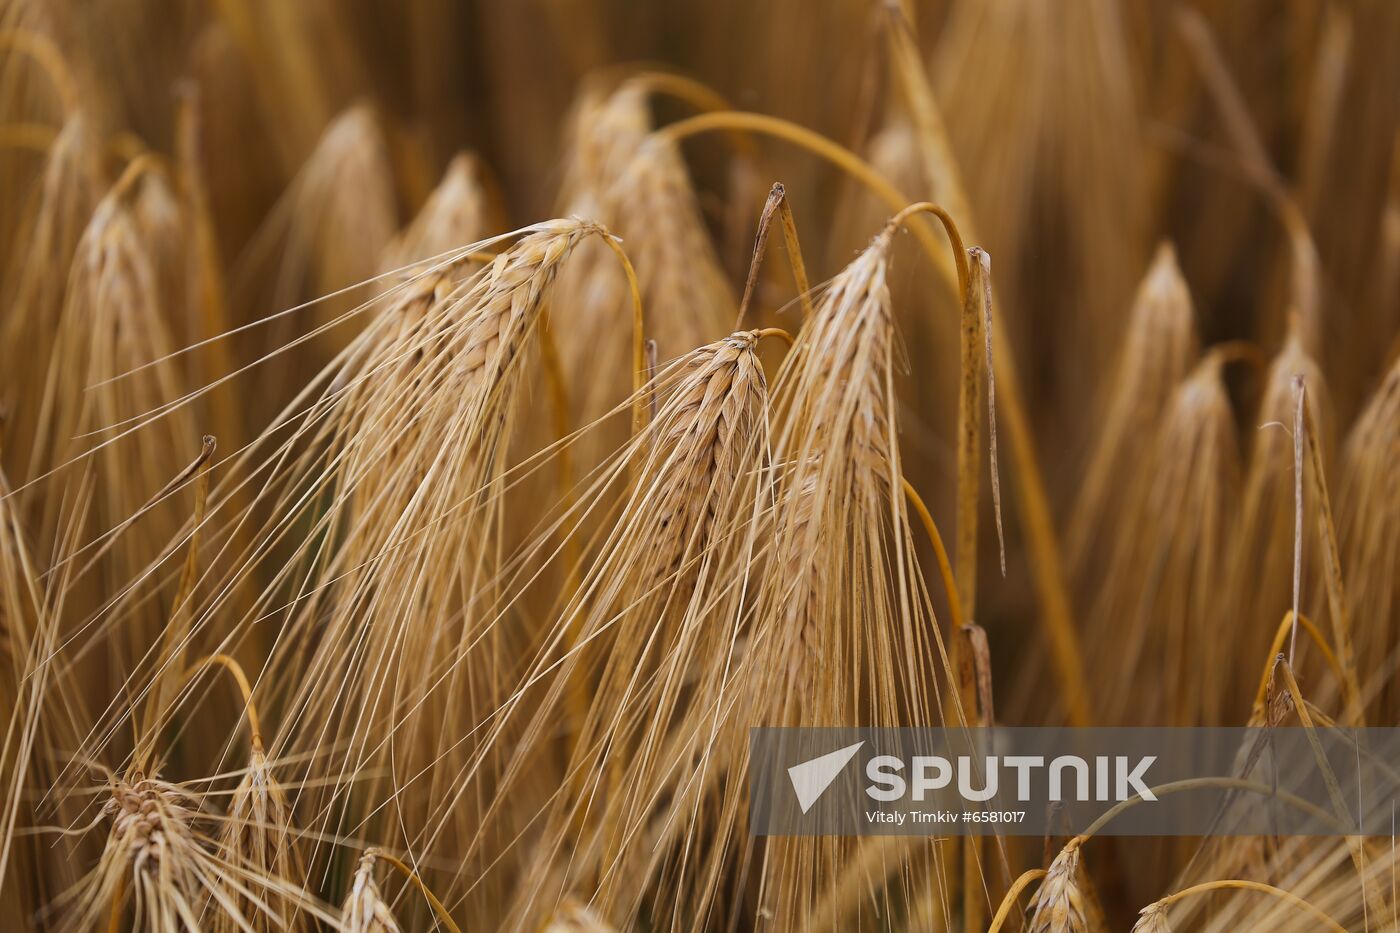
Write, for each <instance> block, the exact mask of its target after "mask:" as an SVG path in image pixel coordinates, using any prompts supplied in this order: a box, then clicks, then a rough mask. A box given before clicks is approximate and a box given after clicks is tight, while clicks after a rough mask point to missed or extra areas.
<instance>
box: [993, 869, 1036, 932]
mask: <svg viewBox="0 0 1400 933" xmlns="http://www.w3.org/2000/svg"><path fill="white" fill-rule="evenodd" d="M1044 877H1045V869H1043V868H1032V869H1031V870H1030V871H1028V872H1025V873H1024V874H1022V875H1021V877H1019V878H1017V879H1016V881H1015V883H1013V884H1012V885H1011V888H1010V890H1008V891H1007V892H1006V896H1005V897H1003V898H1002V899H1001V906H1000V907H998V908H997V912H996V914H995V915H993V917H992V923H991V926H989V927H987V933H1000V930H1001V926H1002V924H1004V923H1005V922H1006V918H1007V917H1009V916H1011V908H1013V907H1015V906H1016V899H1017V898H1019V897H1020V896H1021V892H1022V891H1024V890H1025V889H1026V888H1027V887H1029V886H1030V884H1031V882H1032V881H1038V880H1039V879H1041V878H1044Z"/></svg>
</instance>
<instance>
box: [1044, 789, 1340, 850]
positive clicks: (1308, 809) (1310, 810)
mask: <svg viewBox="0 0 1400 933" xmlns="http://www.w3.org/2000/svg"><path fill="white" fill-rule="evenodd" d="M1202 787H1222V788H1226V789H1229V790H1243V791H1249V792H1250V793H1255V794H1260V795H1262V796H1265V797H1273V798H1276V799H1278V800H1279V801H1281V802H1283V803H1286V804H1288V805H1289V806H1292V807H1296V808H1297V809H1299V810H1302V811H1303V812H1304V813H1306V814H1308V815H1309V816H1313V817H1317V818H1318V819H1320V820H1325V821H1326V822H1329V823H1331V824H1333V825H1334V826H1336V827H1337V828H1338V829H1341V830H1344V831H1345V830H1346V829H1347V827H1346V826H1345V825H1344V824H1343V823H1342V821H1341V820H1339V819H1337V818H1336V817H1335V816H1333V815H1332V814H1331V813H1328V812H1327V811H1326V810H1324V809H1322V808H1321V807H1319V806H1318V805H1317V804H1315V803H1311V802H1310V801H1307V800H1304V799H1303V798H1302V797H1298V796H1296V795H1294V794H1290V793H1288V792H1287V791H1281V790H1278V789H1277V788H1275V787H1270V786H1269V785H1268V784H1261V783H1260V782H1258V781H1247V780H1245V779H1244V778H1227V777H1203V778H1186V779H1184V780H1180V781H1169V782H1167V783H1166V784H1158V785H1157V786H1156V787H1153V788H1151V791H1152V794H1153V796H1155V797H1163V796H1166V795H1167V794H1179V793H1182V792H1183V791H1189V790H1199V789H1201V788H1202ZM1142 802H1143V801H1142V798H1141V797H1129V798H1128V799H1127V800H1123V801H1120V802H1119V803H1116V804H1114V805H1113V806H1112V807H1110V808H1109V809H1107V810H1105V811H1104V812H1103V813H1101V814H1100V815H1099V818H1098V819H1096V820H1094V822H1092V823H1090V824H1089V827H1088V828H1087V829H1085V830H1084V832H1082V833H1080V834H1079V835H1077V836H1075V837H1074V838H1073V839H1071V840H1070V841H1069V843H1068V845H1076V846H1078V845H1083V844H1084V843H1086V842H1088V841H1089V840H1090V839H1091V838H1093V836H1094V834H1096V833H1097V832H1098V831H1099V830H1101V829H1103V828H1104V827H1105V826H1107V825H1108V824H1109V823H1110V822H1112V820H1113V818H1114V817H1116V816H1118V815H1119V814H1121V813H1122V812H1123V811H1124V810H1128V809H1131V808H1132V807H1135V806H1137V805H1138V804H1140V803H1142Z"/></svg>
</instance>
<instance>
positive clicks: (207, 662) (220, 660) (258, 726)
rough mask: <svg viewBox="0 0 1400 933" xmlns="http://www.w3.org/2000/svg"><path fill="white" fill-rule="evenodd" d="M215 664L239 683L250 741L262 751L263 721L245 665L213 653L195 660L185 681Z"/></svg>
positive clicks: (255, 749) (257, 749)
mask: <svg viewBox="0 0 1400 933" xmlns="http://www.w3.org/2000/svg"><path fill="white" fill-rule="evenodd" d="M213 665H218V666H219V667H222V668H223V669H224V670H226V671H228V673H229V675H230V676H232V677H233V680H234V683H236V684H237V685H238V692H239V694H240V695H241V696H242V697H243V715H244V716H246V717H247V719H248V732H249V742H251V743H252V746H253V749H254V751H259V752H261V751H262V750H263V737H262V722H261V720H259V719H258V708H257V706H256V705H254V703H253V685H252V684H251V683H249V681H248V675H247V674H245V673H244V672H243V665H241V664H239V663H238V662H237V661H235V660H234V659H233V658H232V657H230V656H229V655H226V654H211V655H209V656H208V657H205V658H201V659H200V660H198V661H196V662H195V664H194V666H193V667H191V668H190V669H189V671H188V672H187V673H186V674H185V683H186V684H188V683H189V682H190V681H191V680H194V679H195V678H196V677H198V676H199V675H200V673H202V672H203V671H205V670H208V669H209V667H211V666H213Z"/></svg>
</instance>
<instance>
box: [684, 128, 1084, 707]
mask: <svg viewBox="0 0 1400 933" xmlns="http://www.w3.org/2000/svg"><path fill="white" fill-rule="evenodd" d="M732 129H742V130H748V131H751V132H756V133H763V134H766V135H768V136H772V137H774V138H776V139H781V140H784V141H786V142H789V143H791V144H793V145H795V146H799V147H801V148H803V149H806V150H807V151H809V152H811V153H813V154H814V155H817V156H820V157H821V158H824V159H826V160H827V161H829V162H831V163H832V164H834V165H836V166H837V167H838V168H840V169H841V170H842V171H844V172H846V173H847V174H848V175H850V176H851V177H852V178H854V179H856V180H857V181H859V182H860V183H862V184H863V185H865V186H866V187H867V188H869V189H870V190H871V192H872V193H874V194H875V195H876V196H877V197H879V198H880V199H881V200H883V201H884V202H885V203H886V204H887V205H888V206H889V208H890V210H892V211H901V210H903V209H904V208H905V207H906V206H908V205H909V199H908V198H907V197H906V196H905V195H904V194H903V192H901V191H900V190H899V189H898V188H896V187H895V186H894V185H892V184H891V183H890V182H889V180H888V179H886V178H885V176H884V175H882V174H880V172H879V171H878V170H876V169H875V168H874V167H873V166H871V165H870V164H869V163H868V162H866V161H865V160H864V159H862V158H861V157H860V156H858V155H856V154H855V153H853V152H851V151H850V150H849V149H847V148H846V147H844V146H842V145H840V144H838V143H835V142H833V141H832V140H830V139H827V138H826V137H825V136H823V135H821V134H820V133H815V132H813V131H811V130H809V129H807V128H806V127H803V126H799V125H798V124H796V123H792V122H791V121H788V120H783V119H781V118H779V117H772V116H768V115H766V114H760V113H746V112H743V111H729V112H723V113H706V114H700V115H699V116H695V117H691V118H689V119H686V120H680V121H677V122H676V123H672V124H670V125H669V126H666V127H663V128H662V129H659V130H657V133H659V134H661V135H663V136H665V137H666V138H668V139H671V140H674V141H680V140H682V139H685V138H686V137H689V136H695V135H699V134H701V133H706V132H712V131H715V130H732ZM910 230H911V231H912V232H913V234H914V236H915V237H916V238H917V239H918V240H919V243H920V245H921V246H922V247H923V249H924V251H925V252H926V253H927V254H928V255H929V258H930V259H931V260H932V261H933V263H934V267H935V268H936V269H937V270H938V271H939V272H940V274H942V275H943V277H944V278H945V279H946V280H947V281H948V282H950V283H952V284H954V285H956V286H957V287H958V294H959V296H961V295H962V294H963V292H964V291H965V288H964V287H963V283H964V281H965V276H963V277H960V276H958V274H957V271H956V266H955V263H953V262H950V261H949V257H948V254H947V251H946V250H945V249H944V248H943V247H942V246H941V245H940V244H939V243H938V241H937V239H936V238H935V237H934V235H933V233H932V232H931V231H930V230H929V229H928V228H927V227H926V226H924V225H922V224H916V225H913V226H911V227H910ZM956 255H957V256H958V257H961V261H964V262H965V261H966V257H965V254H964V253H963V252H961V251H957V254H956ZM1005 333H1006V329H1005V328H997V330H996V331H995V333H994V334H993V335H992V342H993V347H994V348H995V353H996V369H997V372H996V378H997V381H998V383H999V384H1000V388H1001V390H1002V392H1001V394H1002V407H1003V411H1004V414H1005V417H1006V427H1007V431H1008V432H1009V434H1010V437H1011V452H1012V456H1013V458H1014V459H1015V461H1016V467H1017V475H1018V476H1019V477H1020V479H1021V495H1020V497H1019V498H1018V500H1017V501H1018V503H1019V505H1020V508H1021V519H1022V522H1023V524H1024V526H1025V534H1026V544H1027V547H1028V549H1029V550H1030V556H1031V569H1032V573H1033V575H1034V580H1035V584H1036V587H1037V590H1038V595H1039V597H1040V601H1041V604H1042V608H1043V612H1044V616H1045V620H1044V621H1045V625H1046V629H1047V635H1048V637H1049V640H1050V648H1051V653H1052V656H1053V658H1054V661H1055V670H1056V674H1057V676H1058V679H1059V682H1060V693H1061V696H1062V697H1063V698H1064V702H1065V704H1066V709H1067V715H1068V718H1069V721H1070V723H1071V724H1072V725H1075V726H1087V725H1089V723H1090V716H1089V699H1088V693H1087V691H1086V690H1085V686H1084V684H1085V678H1084V661H1083V658H1082V656H1081V655H1080V651H1079V634H1078V632H1077V631H1076V630H1075V627H1074V621H1073V618H1074V616H1073V613H1072V612H1071V610H1070V602H1069V590H1068V587H1067V585H1066V583H1065V573H1064V566H1063V560H1062V558H1061V556H1060V552H1059V544H1058V542H1057V540H1056V537H1055V526H1054V521H1053V519H1052V518H1051V512H1050V503H1049V498H1048V496H1047V495H1046V492H1045V484H1044V481H1043V479H1042V477H1041V473H1040V464H1039V461H1038V457H1037V455H1036V452H1035V442H1034V436H1033V435H1032V433H1031V428H1030V420H1029V417H1028V416H1027V414H1026V409H1025V404H1024V402H1023V399H1022V395H1021V386H1020V381H1019V379H1018V378H1017V373H1016V365H1015V357H1014V355H1013V354H1012V353H1011V348H1010V347H1009V346H1007V345H1006V339H1007V338H1006V336H1005Z"/></svg>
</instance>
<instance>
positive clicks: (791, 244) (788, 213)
mask: <svg viewBox="0 0 1400 933" xmlns="http://www.w3.org/2000/svg"><path fill="white" fill-rule="evenodd" d="M778 219H779V220H780V221H782V224H783V245H784V246H786V247H787V253H788V262H789V263H790V264H791V266H792V281H793V284H794V285H796V286H797V300H798V301H800V302H802V320H804V321H805V320H807V318H809V317H811V316H812V295H811V291H812V286H811V283H810V281H809V280H808V278H807V263H806V262H804V261H803V259H802V244H801V243H799V242H797V221H796V220H795V219H794V218H793V216H792V206H791V205H789V204H788V200H787V198H783V201H782V203H781V204H780V205H778Z"/></svg>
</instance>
